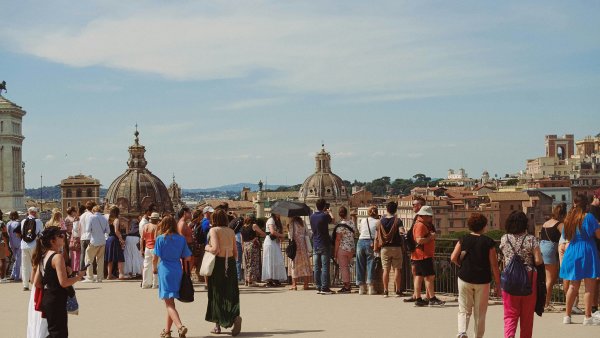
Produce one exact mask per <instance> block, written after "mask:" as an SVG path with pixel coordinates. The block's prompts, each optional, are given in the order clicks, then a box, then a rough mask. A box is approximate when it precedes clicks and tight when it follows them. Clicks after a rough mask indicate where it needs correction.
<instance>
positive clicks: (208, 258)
mask: <svg viewBox="0 0 600 338" xmlns="http://www.w3.org/2000/svg"><path fill="white" fill-rule="evenodd" d="M216 258H217V256H215V254H213V253H212V252H208V251H205V252H204V258H202V265H201V266H200V276H206V277H210V276H211V275H212V272H213V269H214V268H215V259H216Z"/></svg>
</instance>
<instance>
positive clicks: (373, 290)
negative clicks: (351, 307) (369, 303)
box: [368, 285, 377, 296]
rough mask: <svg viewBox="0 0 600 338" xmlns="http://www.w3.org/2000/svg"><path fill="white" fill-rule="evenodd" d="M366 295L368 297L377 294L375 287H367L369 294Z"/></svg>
mask: <svg viewBox="0 0 600 338" xmlns="http://www.w3.org/2000/svg"><path fill="white" fill-rule="evenodd" d="M368 294H369V295H370V296H372V295H376V294H377V292H376V291H375V287H374V286H373V285H369V293H368Z"/></svg>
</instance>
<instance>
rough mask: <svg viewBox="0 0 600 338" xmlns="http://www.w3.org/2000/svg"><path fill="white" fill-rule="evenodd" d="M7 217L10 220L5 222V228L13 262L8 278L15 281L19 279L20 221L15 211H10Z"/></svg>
mask: <svg viewBox="0 0 600 338" xmlns="http://www.w3.org/2000/svg"><path fill="white" fill-rule="evenodd" d="M8 218H9V219H10V221H8V223H7V224H6V230H7V231H8V239H9V240H8V244H9V247H10V250H11V251H12V262H13V266H12V271H11V274H10V278H9V280H13V281H15V282H17V281H20V280H21V223H20V222H19V213H18V212H16V211H11V212H10V215H9V216H8Z"/></svg>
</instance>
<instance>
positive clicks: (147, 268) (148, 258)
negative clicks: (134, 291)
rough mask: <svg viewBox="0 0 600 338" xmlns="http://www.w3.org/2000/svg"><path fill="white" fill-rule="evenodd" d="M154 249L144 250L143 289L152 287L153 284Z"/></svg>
mask: <svg viewBox="0 0 600 338" xmlns="http://www.w3.org/2000/svg"><path fill="white" fill-rule="evenodd" d="M152 256H153V255H152V249H147V248H146V249H144V267H143V268H142V287H143V288H145V287H150V286H151V285H150V283H151V282H152V258H153V257H152Z"/></svg>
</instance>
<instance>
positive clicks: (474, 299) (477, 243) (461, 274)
mask: <svg viewBox="0 0 600 338" xmlns="http://www.w3.org/2000/svg"><path fill="white" fill-rule="evenodd" d="M487 222H488V220H487V218H486V217H485V216H483V215H482V214H479V213H473V214H471V216H470V217H469V219H468V220H467V225H468V226H469V230H470V231H471V233H470V234H468V235H465V236H464V237H463V238H461V239H460V240H459V241H458V243H456V246H455V247H454V251H453V252H452V255H451V260H452V263H454V264H456V265H458V267H459V270H458V335H457V338H467V330H468V329H469V320H470V319H471V315H473V321H474V323H473V331H474V333H475V337H477V338H481V337H483V334H484V333H485V316H486V314H487V308H488V300H489V298H490V283H491V281H492V276H493V277H494V281H495V287H496V289H495V291H496V295H500V294H501V291H500V269H499V267H498V254H497V253H496V243H495V242H494V240H493V239H491V238H489V237H487V236H485V235H484V233H485V229H486V227H487Z"/></svg>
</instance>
